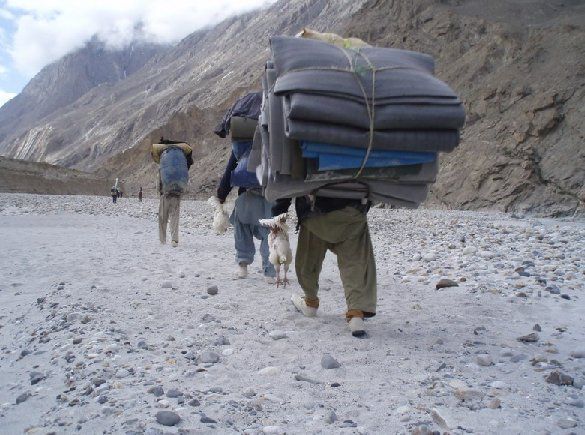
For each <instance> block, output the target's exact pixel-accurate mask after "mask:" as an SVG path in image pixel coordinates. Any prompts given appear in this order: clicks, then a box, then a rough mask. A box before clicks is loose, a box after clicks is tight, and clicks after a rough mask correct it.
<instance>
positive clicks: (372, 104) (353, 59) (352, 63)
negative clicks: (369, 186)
mask: <svg viewBox="0 0 585 435" xmlns="http://www.w3.org/2000/svg"><path fill="white" fill-rule="evenodd" d="M338 48H339V49H340V50H341V51H342V52H343V54H345V56H346V57H347V60H348V62H349V68H350V70H349V71H350V72H351V73H352V75H353V76H354V77H355V79H356V82H357V84H358V86H359V87H360V89H361V91H362V94H363V95H364V103H365V106H366V112H367V114H368V120H369V129H368V146H367V147H366V155H365V156H364V159H363V160H362V164H361V166H360V168H359V169H358V171H357V172H356V173H355V174H354V176H353V178H359V177H360V175H362V172H363V170H364V168H365V167H366V164H367V163H368V159H369V158H370V154H371V152H372V148H373V146H374V127H375V125H374V123H375V116H376V72H378V71H381V70H385V69H398V68H392V67H390V68H388V67H386V68H379V69H378V68H376V66H375V65H374V64H373V63H372V62H371V61H370V59H369V58H368V56H366V55H365V54H364V53H363V52H362V50H361V49H359V48H358V49H352V48H348V49H344V48H341V47H338ZM350 52H353V53H354V56H351V55H350ZM358 56H359V57H361V58H362V59H364V61H365V62H366V63H367V64H368V68H365V67H359V66H358V64H357V58H358ZM368 69H369V71H371V72H372V97H371V99H370V98H368V93H367V91H366V88H365V87H364V84H363V83H362V81H361V80H360V74H362V73H363V72H366V71H368ZM370 100H371V101H370Z"/></svg>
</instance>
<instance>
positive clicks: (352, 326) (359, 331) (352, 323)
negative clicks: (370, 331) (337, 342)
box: [348, 317, 367, 338]
mask: <svg viewBox="0 0 585 435" xmlns="http://www.w3.org/2000/svg"><path fill="white" fill-rule="evenodd" d="M348 325H349V330H350V331H351V335H353V336H354V337H357V338H364V337H365V336H366V335H367V333H366V325H365V323H364V319H362V318H361V317H352V318H351V319H350V320H349V323H348Z"/></svg>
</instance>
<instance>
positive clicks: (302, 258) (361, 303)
mask: <svg viewBox="0 0 585 435" xmlns="http://www.w3.org/2000/svg"><path fill="white" fill-rule="evenodd" d="M291 202H292V199H291V198H283V199H279V200H277V201H276V205H275V206H274V207H273V208H272V215H273V216H278V215H280V214H282V213H286V212H287V211H288V209H289V207H290V204H291ZM370 205H371V204H370V202H365V203H364V202H363V201H360V200H358V199H344V198H328V197H322V196H312V195H311V196H302V197H298V198H297V199H296V200H295V209H296V212H297V217H298V220H299V227H300V231H299V238H298V246H297V251H296V256H295V270H296V273H297V278H298V280H299V284H300V286H301V288H302V289H303V292H304V296H302V297H301V296H299V295H296V294H295V295H293V296H292V298H291V300H292V302H293V304H294V305H295V307H296V308H297V309H298V310H299V311H300V312H301V313H302V314H303V315H305V316H307V317H314V316H316V315H317V309H318V308H319V297H318V292H319V274H320V273H321V268H322V265H323V260H324V259H325V254H326V253H327V251H328V250H330V251H332V252H333V253H334V254H335V255H336V256H337V265H338V267H339V273H340V275H341V281H342V283H343V289H344V292H345V300H346V303H347V312H346V315H345V316H346V319H347V321H348V323H349V329H350V331H351V333H352V335H353V336H354V337H358V338H363V337H365V336H366V335H367V334H366V330H365V326H364V318H367V317H373V316H375V315H376V291H377V288H376V263H375V259H374V250H373V247H372V241H371V239H370V231H369V228H368V221H367V217H366V214H367V212H368V211H369V209H370Z"/></svg>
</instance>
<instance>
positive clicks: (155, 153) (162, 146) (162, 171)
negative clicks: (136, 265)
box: [141, 137, 193, 247]
mask: <svg viewBox="0 0 585 435" xmlns="http://www.w3.org/2000/svg"><path fill="white" fill-rule="evenodd" d="M151 154H152V158H153V159H154V161H155V162H157V163H160V166H159V173H158V175H159V183H158V189H159V194H160V204H159V209H158V229H159V239H160V242H161V243H166V241H167V224H168V222H169V221H170V224H171V245H172V246H173V247H176V246H177V245H178V244H179V214H180V205H181V195H182V194H183V193H184V191H185V189H186V188H187V182H188V181H189V168H190V167H191V165H192V164H193V150H192V149H191V147H190V146H189V145H188V144H186V143H184V142H176V141H171V140H165V139H163V138H162V137H161V138H160V143H158V144H154V145H153V146H152V151H151ZM141 192H142V188H141Z"/></svg>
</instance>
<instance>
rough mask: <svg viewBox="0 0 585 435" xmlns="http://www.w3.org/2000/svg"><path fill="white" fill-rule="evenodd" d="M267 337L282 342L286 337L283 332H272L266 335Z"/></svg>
mask: <svg viewBox="0 0 585 435" xmlns="http://www.w3.org/2000/svg"><path fill="white" fill-rule="evenodd" d="M268 336H269V337H270V338H272V339H273V340H282V339H283V338H287V337H288V335H286V332H284V331H272V332H270V333H269V334H268Z"/></svg>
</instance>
